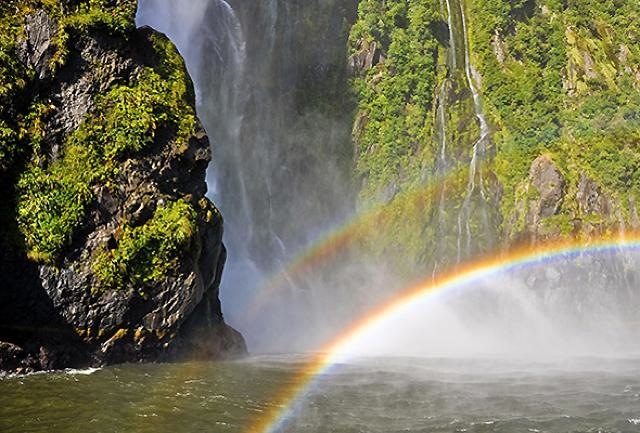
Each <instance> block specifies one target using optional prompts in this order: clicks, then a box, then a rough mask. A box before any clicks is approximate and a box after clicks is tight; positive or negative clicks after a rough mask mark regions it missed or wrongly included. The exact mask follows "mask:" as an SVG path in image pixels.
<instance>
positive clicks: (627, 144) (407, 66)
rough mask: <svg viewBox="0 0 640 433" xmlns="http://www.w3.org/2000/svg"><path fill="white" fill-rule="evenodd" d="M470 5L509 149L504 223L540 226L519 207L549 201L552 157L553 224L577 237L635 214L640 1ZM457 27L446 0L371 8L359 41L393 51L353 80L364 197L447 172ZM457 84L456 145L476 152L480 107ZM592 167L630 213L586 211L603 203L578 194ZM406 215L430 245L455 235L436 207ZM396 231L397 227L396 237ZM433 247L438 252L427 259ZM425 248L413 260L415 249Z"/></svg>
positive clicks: (407, 224) (501, 172) (501, 171)
mask: <svg viewBox="0 0 640 433" xmlns="http://www.w3.org/2000/svg"><path fill="white" fill-rule="evenodd" d="M463 3H464V6H465V9H466V12H467V13H466V17H467V25H468V30H469V32H468V33H469V45H470V52H471V62H472V64H473V66H474V69H475V70H476V71H477V73H478V74H477V82H478V88H479V90H480V93H481V97H482V103H483V107H484V110H485V112H486V115H487V117H488V120H489V123H490V128H491V130H492V149H495V153H492V154H491V155H490V158H489V159H487V160H486V161H485V164H486V165H487V167H488V169H489V170H491V171H492V172H495V173H496V175H497V177H498V179H497V180H498V181H499V188H496V190H495V191H496V192H497V193H499V194H500V203H501V210H500V213H501V215H502V220H503V223H505V224H506V222H508V223H509V226H507V225H505V227H504V230H503V232H504V234H505V235H507V236H511V235H514V233H508V230H512V231H514V230H515V231H518V230H525V229H526V227H525V221H524V214H523V213H522V212H518V211H517V209H518V208H521V210H522V209H525V210H526V209H527V203H528V202H529V201H531V200H536V199H537V196H536V195H535V194H534V193H535V188H527V184H528V182H529V171H530V167H531V163H532V161H533V160H534V159H535V158H536V157H538V156H540V155H543V154H544V155H548V156H549V157H550V158H551V160H552V161H553V162H554V163H555V164H556V165H557V167H558V168H559V169H560V171H561V172H562V174H563V176H564V177H565V180H566V182H567V186H566V191H565V196H564V199H563V201H562V204H561V207H560V210H559V212H558V214H557V215H554V216H553V217H550V218H548V219H547V220H546V221H544V224H543V226H545V227H548V228H549V232H550V233H558V234H562V235H566V234H569V233H572V231H573V230H575V228H576V227H580V226H579V225H578V226H575V225H574V224H575V222H576V220H580V221H582V222H583V223H585V224H593V225H598V226H599V227H603V228H605V229H606V227H609V226H613V225H616V224H618V223H619V221H618V220H619V219H620V218H621V215H622V217H623V218H625V219H628V218H629V217H630V206H631V203H632V202H637V200H638V199H639V198H640V195H638V194H640V157H639V156H638V155H639V153H638V144H639V143H640V133H639V132H638V131H640V114H639V113H640V43H639V42H640V3H638V2H636V1H632V0H604V1H596V0H586V1H582V0H581V1H568V2H567V1H564V2H562V1H559V0H512V1H508V2H505V1H501V0H466V1H464V2H463ZM446 23H447V11H446V3H445V2H433V1H421V0H409V1H406V0H402V1H401V0H396V1H380V0H367V1H363V2H361V3H360V10H359V18H358V22H357V24H356V25H355V26H354V27H353V29H352V33H351V40H350V46H351V50H352V52H354V53H357V51H358V47H359V46H360V45H361V44H359V41H360V40H362V39H365V40H367V41H369V42H375V43H376V44H377V45H376V46H377V47H378V48H379V49H380V50H381V58H380V61H379V62H378V63H377V64H375V65H374V66H373V67H372V68H371V69H369V70H367V71H365V72H364V73H361V74H360V75H358V76H357V77H355V78H354V79H353V89H354V92H355V94H356V96H357V98H358V101H359V121H358V123H357V124H356V129H355V134H356V136H355V138H356V144H357V160H356V164H357V174H358V176H360V177H361V178H362V179H363V180H364V182H363V186H362V192H361V201H362V202H363V203H366V202H368V201H370V200H372V199H373V200H374V201H376V200H380V199H382V200H391V199H393V197H394V196H395V195H396V194H399V193H400V192H401V191H406V190H410V189H412V188H415V187H416V186H417V185H420V183H425V182H426V183H427V184H429V183H430V182H431V183H432V182H439V181H440V180H439V179H438V177H437V176H432V174H433V173H434V172H435V168H434V165H435V164H436V158H437V154H436V152H435V151H436V149H435V148H434V143H436V142H437V139H438V136H437V134H438V131H437V130H436V126H437V125H436V122H435V116H436V112H437V106H436V103H437V100H438V99H437V98H438V92H439V90H440V83H442V79H443V77H444V76H445V75H446V69H447V68H446V62H445V60H444V59H445V53H446V49H447V47H448V35H447V33H448V28H447V24H446ZM443 26H444V31H443V29H442V27H443ZM452 78H453V79H455V77H452ZM449 92H450V93H449V97H450V100H449V104H450V106H449V107H447V110H448V111H447V118H446V122H447V128H448V129H449V132H448V134H449V135H448V138H449V140H448V143H447V144H448V146H449V148H448V149H447V152H449V153H448V156H450V157H451V156H453V157H456V158H460V159H461V160H463V159H464V158H466V157H467V155H468V149H470V148H471V147H472V146H473V142H474V140H475V139H476V138H477V136H478V134H477V126H476V125H475V121H474V119H473V112H472V111H471V110H469V109H468V108H467V109H465V108H464V107H463V106H461V105H460V104H464V102H463V101H464V99H465V98H467V99H468V95H464V94H463V93H461V91H460V89H456V83H455V82H454V83H453V84H452V86H451V88H450V89H449ZM456 92H458V93H456ZM452 95H453V96H452ZM456 98H457V102H456ZM474 128H475V129H474ZM451 147H454V149H451ZM430 176H431V177H430ZM584 176H586V177H588V178H589V179H592V180H593V181H594V182H595V183H596V184H597V185H598V187H599V188H600V189H599V193H600V194H602V195H603V196H606V198H607V199H611V201H612V205H613V206H614V207H615V208H616V209H618V210H620V212H619V213H618V214H616V215H615V216H614V215H613V214H611V215H593V214H590V215H587V214H585V212H592V210H585V209H583V208H581V207H580V206H579V204H578V203H577V195H578V184H579V181H580V179H581V178H583V177H584ZM456 190H458V193H456V192H455V191H456ZM459 190H460V188H455V189H454V190H449V191H448V194H447V198H448V199H449V200H452V201H454V202H455V201H456V200H457V201H460V200H461V199H462V197H463V194H464V193H463V192H461V191H459ZM393 207H394V209H396V208H397V207H398V206H397V205H393ZM456 209H459V203H458V205H457V207H456V204H455V203H452V204H450V205H449V207H445V209H444V210H445V211H446V213H447V214H446V215H445V216H444V217H443V218H444V219H445V220H446V221H448V223H450V224H453V223H454V222H455V215H451V213H452V212H453V213H455V212H456ZM394 212H396V213H397V210H396V211H394ZM400 214H402V215H403V217H402V218H397V220H396V222H395V224H396V225H397V227H396V228H397V229H398V230H400V232H401V231H402V230H403V229H407V230H411V231H412V232H413V233H414V234H415V233H420V235H421V236H423V239H422V242H423V243H424V245H429V243H430V240H431V241H432V242H434V241H436V239H437V238H438V236H441V235H438V234H436V233H434V230H433V227H431V228H430V226H432V225H433V224H434V215H433V212H427V211H425V212H423V213H422V214H421V215H420V214H418V215H416V213H415V212H412V211H411V209H406V212H404V211H403V212H400ZM514 218H520V220H519V222H517V221H516V222H515V223H514ZM497 223H498V224H499V223H500V222H499V221H498V222H497ZM416 226H422V227H423V229H422V230H416V229H415V227H416ZM472 230H474V228H473V227H472ZM395 231H397V230H395V229H393V228H390V227H388V228H387V232H388V233H394V232H395ZM391 238H402V236H399V235H394V236H393V237H389V239H391ZM389 239H387V241H389ZM449 241H450V240H447V242H449ZM410 244H412V243H411V242H410ZM378 248H382V249H384V248H383V247H381V246H379V247H378ZM429 248H430V247H428V246H425V247H424V251H426V253H425V254H426V255H428V251H429ZM418 249H419V247H417V248H415V249H414V248H412V249H411V250H412V252H410V253H409V254H408V255H410V256H414V257H415V256H416V255H417V253H416V252H415V251H414V250H418ZM423 255H424V254H423Z"/></svg>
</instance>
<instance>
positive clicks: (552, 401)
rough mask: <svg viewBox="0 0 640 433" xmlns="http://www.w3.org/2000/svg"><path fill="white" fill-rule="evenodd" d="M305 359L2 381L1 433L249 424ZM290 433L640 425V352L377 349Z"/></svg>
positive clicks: (313, 397)
mask: <svg viewBox="0 0 640 433" xmlns="http://www.w3.org/2000/svg"><path fill="white" fill-rule="evenodd" d="M304 361H305V359H304V358H303V357H300V356H270V357H255V358H251V359H248V360H245V361H240V362H229V363H217V364H216V363H184V364H154V365H124V366H116V367H109V368H105V369H101V370H98V371H95V372H92V373H91V374H87V373H88V372H66V373H44V374H35V375H31V376H23V377H5V378H3V379H0V432H2V433H16V432H24V433H26V432H29V433H37V432H47V433H54V432H59V433H68V432H83V433H87V432H155V433H164V432H167V433H169V432H172V433H174V432H175V433H178V432H180V433H181V432H185V433H196V432H198V433H201V432H243V431H246V430H247V429H248V428H250V427H251V426H252V425H255V422H256V421H257V420H259V419H260V418H261V417H264V416H265V414H266V413H267V411H268V410H269V409H270V408H273V406H274V405H275V404H277V402H274V401H273V396H274V394H275V393H277V392H278V390H281V389H282V388H283V387H289V386H291V385H292V384H295V380H296V379H295V377H296V372H297V371H299V370H300V369H301V368H303V367H304V365H305V362H304ZM281 431H286V432H303V433H304V432H309V433H310V432H317V433H320V432H345V433H346V432H349V433H356V432H381V433H382V432H385V433H386V432H425V433H426V432H554V433H555V432H640V359H635V358H632V359H616V360H613V359H593V358H592V359H572V360H564V361H556V362H550V363H533V362H525V361H509V362H506V361H504V360H492V359H484V360H452V359H414V358H397V359H390V358H376V359H365V360H360V361H354V362H353V363H349V364H345V365H340V366H336V367H333V368H332V369H330V370H329V372H328V373H327V374H325V375H323V376H321V377H320V378H318V380H317V382H316V383H315V384H314V385H313V386H312V387H311V388H310V389H309V393H308V395H306V396H305V398H303V399H300V400H299V404H298V405H297V406H296V410H295V411H294V412H293V414H292V416H291V417H290V418H289V419H287V420H286V421H285V422H284V423H283V424H282V425H281Z"/></svg>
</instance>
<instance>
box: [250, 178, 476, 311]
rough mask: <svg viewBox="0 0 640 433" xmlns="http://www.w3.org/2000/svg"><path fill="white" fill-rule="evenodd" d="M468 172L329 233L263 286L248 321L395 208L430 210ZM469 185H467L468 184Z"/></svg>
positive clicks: (382, 205)
mask: <svg viewBox="0 0 640 433" xmlns="http://www.w3.org/2000/svg"><path fill="white" fill-rule="evenodd" d="M466 170H467V168H466V167H464V168H461V169H457V170H452V171H451V172H449V173H447V174H446V176H441V177H439V178H437V179H435V180H433V181H432V182H430V183H428V184H426V185H422V186H417V187H413V188H409V189H406V190H404V191H402V192H401V193H399V194H398V195H397V196H396V197H395V198H394V199H393V200H392V201H390V202H387V203H379V204H374V205H372V206H371V207H369V208H368V209H366V210H364V211H363V212H359V213H356V214H355V215H353V216H352V218H350V219H348V220H347V221H345V222H344V223H343V224H342V225H341V226H339V227H337V228H336V229H334V230H332V231H330V232H328V233H326V234H325V235H324V236H322V237H321V238H319V239H318V240H317V241H316V242H315V243H313V244H312V245H311V246H310V247H309V248H307V249H306V250H304V251H301V252H300V254H298V255H297V256H296V257H295V258H294V259H293V260H291V261H290V262H289V264H288V265H287V266H286V267H285V268H284V269H280V270H278V271H277V272H275V273H274V274H273V275H271V276H270V277H269V278H267V279H266V281H265V282H264V283H263V284H261V287H260V289H259V290H257V291H256V295H255V297H254V298H253V299H252V303H251V305H250V306H249V308H248V310H247V311H246V312H244V314H243V316H244V317H245V319H251V318H253V317H254V315H255V314H256V313H257V312H258V311H259V310H260V308H261V307H263V306H264V304H265V303H266V302H267V301H268V300H269V299H271V298H272V296H273V294H274V293H275V292H277V291H278V290H280V289H283V288H284V287H288V285H289V284H290V282H291V280H292V279H295V278H296V277H298V276H300V275H304V273H305V272H306V271H308V270H310V269H314V268H315V267H317V266H318V265H321V264H322V263H323V262H324V261H327V260H329V259H330V258H332V257H334V255H335V254H336V252H339V251H345V250H347V249H348V248H349V246H352V245H355V244H356V243H357V242H358V241H362V240H365V239H367V238H369V237H370V236H371V232H374V231H376V230H377V229H378V227H379V225H380V223H382V222H383V221H384V220H385V219H386V218H387V215H388V213H389V209H390V208H391V207H393V206H409V207H420V208H426V207H428V206H431V205H433V203H434V200H437V199H438V196H439V194H440V192H441V189H442V188H446V187H447V184H449V183H452V182H455V181H456V180H459V179H460V178H461V177H460V176H461V175H463V174H466ZM465 185H466V184H465Z"/></svg>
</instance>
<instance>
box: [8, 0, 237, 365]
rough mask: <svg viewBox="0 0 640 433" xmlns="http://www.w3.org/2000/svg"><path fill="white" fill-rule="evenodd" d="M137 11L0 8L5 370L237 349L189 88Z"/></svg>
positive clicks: (27, 5)
mask: <svg viewBox="0 0 640 433" xmlns="http://www.w3.org/2000/svg"><path fill="white" fill-rule="evenodd" d="M135 10H136V2H135V1H132V0H131V1H120V0H118V1H116V0H114V1H106V0H103V1H94V0H90V1H44V0H42V1H36V0H33V1H28V0H25V1H17V0H11V1H8V2H3V4H2V5H1V6H0V12H1V13H2V15H1V16H0V31H1V38H0V98H1V99H2V106H1V108H0V177H1V180H2V191H1V192H0V196H1V199H2V204H1V205H0V206H1V209H0V210H1V214H0V216H1V220H2V228H1V229H0V236H1V239H2V242H3V248H2V252H1V253H0V271H1V272H2V275H3V279H4V284H3V287H2V288H1V289H0V341H3V342H5V343H6V344H4V345H3V346H0V347H6V348H7V351H6V352H7V354H9V355H10V356H9V358H10V362H9V363H8V364H6V365H5V364H4V363H3V359H4V357H3V355H2V354H0V369H12V370H19V371H29V370H38V369H50V368H62V367H69V366H81V365H93V366H95V365H104V364H109V363H115V362H135V361H143V360H146V361H155V360H161V359H167V360H168V359H175V358H180V357H199V358H212V359H213V358H221V357H226V356H237V355H241V354H243V353H245V352H246V347H245V345H244V341H243V339H242V337H241V336H240V334H238V333H237V332H236V331H234V330H233V329H231V328H230V327H228V326H227V325H226V324H225V323H224V320H223V318H222V313H221V307H220V302H219V300H218V286H219V282H220V278H221V273H222V269H223V266H224V262H225V258H226V252H225V248H224V245H223V244H222V218H221V216H220V213H219V212H218V211H217V209H216V208H215V206H214V205H213V204H212V203H211V202H209V200H208V199H206V198H205V193H206V183H205V172H206V168H207V165H208V163H209V161H210V158H211V157H210V150H209V140H208V138H207V136H206V134H205V132H204V130H203V128H202V127H201V125H200V122H199V121H198V119H197V117H196V115H195V109H194V107H195V99H194V92H193V86H192V83H191V80H190V79H189V77H188V75H187V73H186V70H185V66H184V63H183V61H182V59H181V57H180V56H179V54H178V53H177V50H176V49H175V47H174V46H173V44H171V42H169V41H168V39H167V38H166V37H165V36H164V35H162V34H159V33H157V32H155V31H153V30H152V29H149V28H142V29H137V28H136V27H135V23H134V15H135ZM9 358H8V359H9Z"/></svg>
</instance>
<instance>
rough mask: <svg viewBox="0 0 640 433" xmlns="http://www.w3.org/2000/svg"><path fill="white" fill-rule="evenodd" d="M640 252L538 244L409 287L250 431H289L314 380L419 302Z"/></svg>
mask: <svg viewBox="0 0 640 433" xmlns="http://www.w3.org/2000/svg"><path fill="white" fill-rule="evenodd" d="M633 250H636V251H637V250H640V234H637V233H633V234H629V233H626V234H619V235H612V236H603V237H600V238H595V239H594V238H590V239H588V240H584V239H582V240H581V239H571V240H564V241H558V242H553V243H547V244H544V245H537V246H535V247H531V246H523V247H518V248H514V249H511V250H508V251H504V252H501V253H498V254H496V255H494V256H492V257H489V258H485V259H482V260H478V261H474V262H470V263H468V264H466V265H462V266H459V267H457V268H456V269H454V270H452V271H450V272H447V273H444V274H441V275H440V276H437V277H435V278H430V279H429V280H428V281H424V282H422V283H420V284H417V285H414V286H412V287H410V288H409V289H408V290H406V291H404V292H403V293H401V294H400V295H399V296H397V297H396V298H395V299H394V300H392V301H391V302H388V303H386V304H384V305H381V306H379V307H378V308H376V309H374V310H372V311H370V312H369V313H368V314H366V315H365V316H363V317H361V318H360V319H359V320H357V321H355V322H354V323H353V325H352V326H350V327H349V328H347V329H346V330H344V332H342V333H341V334H340V335H339V336H338V337H337V338H336V339H334V340H333V341H332V342H331V343H330V344H328V345H327V346H326V347H324V348H323V349H321V350H320V351H319V352H318V354H317V355H316V356H315V357H314V358H313V359H312V361H311V362H310V363H309V364H308V365H307V366H306V367H305V368H304V369H302V371H301V372H300V373H299V375H298V376H297V377H296V378H295V379H294V380H293V381H292V383H293V385H291V386H290V387H288V388H285V389H283V390H281V391H280V392H279V393H278V394H277V395H276V396H274V398H273V400H272V401H275V402H276V405H275V406H273V409H272V410H270V411H268V412H267V413H265V414H263V416H262V417H260V419H258V420H257V422H255V423H254V424H253V425H251V426H250V427H249V429H248V430H247V432H251V433H256V432H263V433H275V432H283V431H287V429H286V422H287V420H288V419H290V417H291V415H293V414H294V413H295V410H296V406H297V404H298V403H299V402H300V401H301V399H302V398H303V397H304V396H305V395H306V393H307V392H308V391H309V390H310V389H311V387H312V385H313V384H314V382H315V379H316V378H317V377H319V376H320V375H322V374H324V373H327V372H329V370H330V368H331V367H333V366H334V365H336V363H338V362H340V360H341V359H343V356H344V353H345V352H346V351H348V350H347V349H348V348H349V347H350V346H351V345H353V344H354V343H355V342H356V341H358V339H359V338H362V337H363V336H364V335H365V333H366V332H367V331H368V330H370V329H371V328H374V327H377V326H383V325H384V322H385V321H388V320H390V319H391V318H392V317H395V316H396V315H400V314H402V313H403V312H404V311H406V310H407V309H409V308H410V307H411V305H412V304H413V303H415V302H418V301H422V300H424V299H425V298H427V297H431V296H433V295H434V294H436V293H442V292H446V291H448V290H452V289H455V288H459V287H461V286H465V285H467V284H469V283H472V282H474V281H478V280H480V279H483V278H487V277H490V276H493V275H498V274H501V273H505V272H511V271H514V270H517V269H520V268H524V267H528V266H533V265H540V264H545V263H549V262H554V261H559V260H569V259H573V258H577V257H580V256H587V255H595V254H604V253H616V252H621V251H633Z"/></svg>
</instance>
